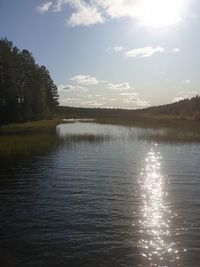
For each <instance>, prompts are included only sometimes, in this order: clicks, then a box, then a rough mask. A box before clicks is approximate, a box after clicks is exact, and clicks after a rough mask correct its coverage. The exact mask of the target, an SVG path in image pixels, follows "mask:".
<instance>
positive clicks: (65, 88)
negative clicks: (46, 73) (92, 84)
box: [58, 84, 88, 92]
mask: <svg viewBox="0 0 200 267" xmlns="http://www.w3.org/2000/svg"><path fill="white" fill-rule="evenodd" d="M75 90H81V91H85V92H86V91H88V89H87V88H85V87H82V86H79V85H77V84H76V85H71V84H60V85H58V91H75Z"/></svg>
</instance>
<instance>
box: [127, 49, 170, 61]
mask: <svg viewBox="0 0 200 267" xmlns="http://www.w3.org/2000/svg"><path fill="white" fill-rule="evenodd" d="M158 52H159V53H163V52H165V49H164V48H163V47H160V46H157V47H152V46H146V47H143V48H136V49H132V50H129V51H126V52H125V56H126V57H127V58H136V57H143V58H145V57H151V56H153V55H154V54H155V53H158Z"/></svg>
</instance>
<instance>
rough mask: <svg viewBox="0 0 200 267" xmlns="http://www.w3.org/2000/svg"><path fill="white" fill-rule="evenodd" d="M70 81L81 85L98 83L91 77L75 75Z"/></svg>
mask: <svg viewBox="0 0 200 267" xmlns="http://www.w3.org/2000/svg"><path fill="white" fill-rule="evenodd" d="M70 80H71V81H75V82H76V83H78V84H83V85H96V84H98V83H99V81H97V79H96V78H95V77H91V76H90V75H82V74H80V75H76V76H74V77H72V78H71V79H70Z"/></svg>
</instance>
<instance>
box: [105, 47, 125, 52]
mask: <svg viewBox="0 0 200 267" xmlns="http://www.w3.org/2000/svg"><path fill="white" fill-rule="evenodd" d="M123 50H125V48H124V47H123V46H114V47H108V48H107V49H106V52H108V53H112V52H116V53H118V52H121V51H123Z"/></svg>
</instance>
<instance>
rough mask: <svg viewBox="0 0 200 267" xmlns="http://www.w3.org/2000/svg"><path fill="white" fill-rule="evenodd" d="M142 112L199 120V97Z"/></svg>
mask: <svg viewBox="0 0 200 267" xmlns="http://www.w3.org/2000/svg"><path fill="white" fill-rule="evenodd" d="M143 112H145V113H150V114H162V115H171V116H175V117H176V118H179V119H187V118H188V119H193V120H200V97H199V96H198V95H197V96H196V97H193V98H191V99H184V100H181V101H179V102H175V103H172V104H168V105H162V106H157V107H150V108H147V109H144V110H143Z"/></svg>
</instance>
